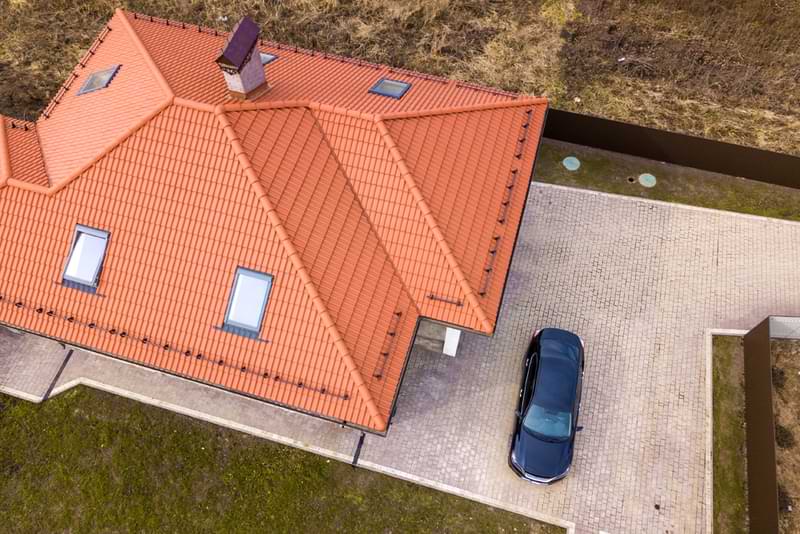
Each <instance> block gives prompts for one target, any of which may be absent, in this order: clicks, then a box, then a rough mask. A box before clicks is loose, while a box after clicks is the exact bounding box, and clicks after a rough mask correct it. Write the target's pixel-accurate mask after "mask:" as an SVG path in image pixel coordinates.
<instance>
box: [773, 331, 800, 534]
mask: <svg viewBox="0 0 800 534" xmlns="http://www.w3.org/2000/svg"><path fill="white" fill-rule="evenodd" d="M772 354H774V359H775V362H774V365H775V368H774V369H773V371H772V373H773V384H774V386H775V390H774V391H775V401H774V402H775V423H776V425H775V430H776V441H777V445H778V447H777V454H778V458H777V460H778V485H779V486H780V491H779V494H780V501H781V502H780V505H781V516H780V527H781V532H783V533H786V534H788V533H790V532H797V530H798V528H800V520H798V519H797V517H796V516H797V513H798V511H797V507H798V506H800V445H799V444H798V443H797V442H798V441H800V341H797V340H786V339H780V340H778V339H774V340H772ZM776 377H779V379H778V380H776ZM789 507H791V510H790V509H789Z"/></svg>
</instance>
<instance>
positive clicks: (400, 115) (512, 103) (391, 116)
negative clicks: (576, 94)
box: [380, 97, 547, 121]
mask: <svg viewBox="0 0 800 534" xmlns="http://www.w3.org/2000/svg"><path fill="white" fill-rule="evenodd" d="M542 104H545V105H547V98H544V97H527V98H517V99H514V100H504V101H500V102H487V103H483V104H471V105H468V106H457V107H450V108H447V107H445V108H435V109H426V110H421V111H398V112H395V113H385V114H383V115H381V116H380V119H381V120H383V121H390V120H396V119H412V118H413V119H416V118H421V117H434V116H436V115H452V114H455V113H469V112H473V111H489V110H494V109H504V108H514V107H526V106H538V105H542Z"/></svg>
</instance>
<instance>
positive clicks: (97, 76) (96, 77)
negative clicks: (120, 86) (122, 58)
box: [78, 65, 120, 95]
mask: <svg viewBox="0 0 800 534" xmlns="http://www.w3.org/2000/svg"><path fill="white" fill-rule="evenodd" d="M119 67H120V66H119V65H114V66H113V67H109V68H107V69H105V70H101V71H97V72H93V73H92V74H90V75H89V77H88V78H86V81H85V82H83V85H82V86H81V89H80V91H78V94H79V95H82V94H86V93H91V92H93V91H99V90H100V89H105V88H106V87H108V84H110V83H111V79H112V78H114V76H116V74H117V71H118V70H119Z"/></svg>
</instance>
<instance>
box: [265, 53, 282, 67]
mask: <svg viewBox="0 0 800 534" xmlns="http://www.w3.org/2000/svg"><path fill="white" fill-rule="evenodd" d="M276 59H278V56H276V55H275V54H268V53H266V52H261V64H262V65H266V64H268V63H272V62H273V61H275V60H276Z"/></svg>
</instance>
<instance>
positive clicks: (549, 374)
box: [533, 356, 578, 411]
mask: <svg viewBox="0 0 800 534" xmlns="http://www.w3.org/2000/svg"><path fill="white" fill-rule="evenodd" d="M577 380H578V366H577V364H576V363H575V362H574V361H573V360H570V359H568V358H563V357H552V356H551V357H542V358H541V359H540V361H539V370H538V373H537V377H536V385H535V388H534V391H533V402H534V403H536V404H538V405H540V406H544V407H546V408H550V409H558V410H564V411H569V410H571V409H572V404H573V402H574V400H575V385H576V383H577Z"/></svg>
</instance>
